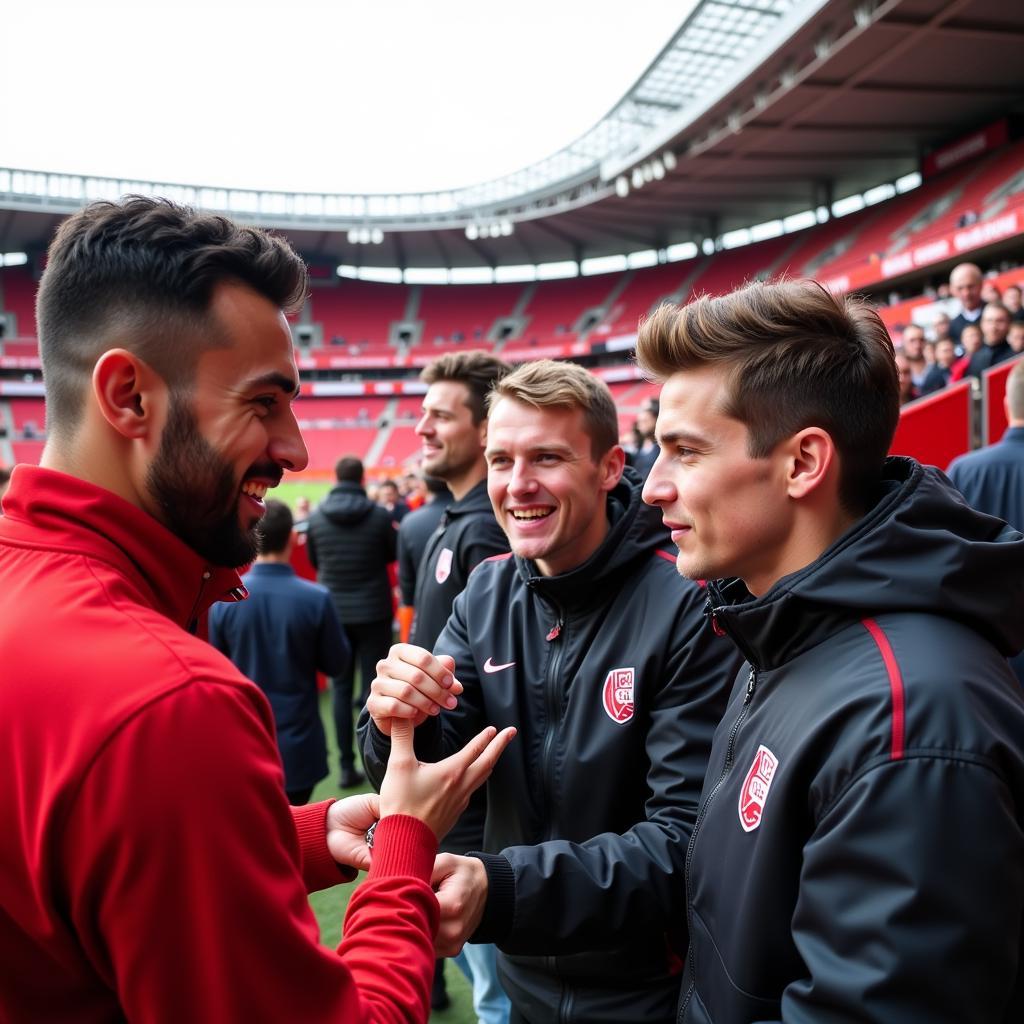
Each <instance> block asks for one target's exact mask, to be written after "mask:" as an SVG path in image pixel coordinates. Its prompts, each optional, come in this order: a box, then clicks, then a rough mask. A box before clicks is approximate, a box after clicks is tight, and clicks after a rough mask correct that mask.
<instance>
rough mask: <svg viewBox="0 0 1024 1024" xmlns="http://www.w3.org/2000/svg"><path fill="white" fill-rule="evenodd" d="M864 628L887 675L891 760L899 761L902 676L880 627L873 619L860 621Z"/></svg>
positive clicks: (902, 739)
mask: <svg viewBox="0 0 1024 1024" xmlns="http://www.w3.org/2000/svg"><path fill="white" fill-rule="evenodd" d="M861 621H862V623H863V626H864V628H865V629H866V630H867V631H868V632H869V633H870V634H871V639H872V640H874V641H875V643H876V644H877V645H878V650H879V653H880V654H881V655H882V661H883V662H885V671H886V672H887V673H888V674H889V691H890V692H891V693H892V759H893V760H894V761H899V760H900V759H901V758H902V757H903V751H904V744H905V739H906V737H905V730H906V725H905V708H904V694H903V676H902V674H901V673H900V666H899V664H898V663H897V661H896V655H895V654H893V651H892V645H891V644H890V643H889V638H888V637H887V636H886V635H885V633H884V631H883V630H882V627H881V626H879V624H878V623H877V622H875V620H874V619H862V620H861Z"/></svg>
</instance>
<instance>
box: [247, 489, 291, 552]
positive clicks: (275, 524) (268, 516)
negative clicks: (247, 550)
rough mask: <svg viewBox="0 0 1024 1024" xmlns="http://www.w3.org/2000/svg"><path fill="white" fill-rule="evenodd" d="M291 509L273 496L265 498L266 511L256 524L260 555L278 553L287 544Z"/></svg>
mask: <svg viewBox="0 0 1024 1024" xmlns="http://www.w3.org/2000/svg"><path fill="white" fill-rule="evenodd" d="M294 525H295V522H294V520H293V519H292V510H291V509H290V508H289V507H288V506H287V505H286V504H285V503H284V502H283V501H277V500H275V499H274V498H268V499H267V511H266V512H265V513H264V514H263V518H262V519H261V520H260V521H259V523H257V524H256V538H257V544H258V545H259V553H260V554H261V555H279V554H280V553H281V552H282V551H284V549H285V548H286V547H287V546H288V538H289V537H291V535H292V527H293V526H294Z"/></svg>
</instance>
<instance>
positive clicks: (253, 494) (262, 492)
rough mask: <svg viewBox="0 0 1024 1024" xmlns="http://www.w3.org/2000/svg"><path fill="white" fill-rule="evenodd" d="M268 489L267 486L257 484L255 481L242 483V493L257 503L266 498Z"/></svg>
mask: <svg viewBox="0 0 1024 1024" xmlns="http://www.w3.org/2000/svg"><path fill="white" fill-rule="evenodd" d="M269 490H270V488H269V486H268V485H267V484H261V483H257V482H256V481H255V480H245V481H244V482H243V483H242V493H243V494H245V495H247V496H248V497H250V498H255V499H256V500H257V501H262V500H263V499H264V498H265V497H266V496H267V491H269Z"/></svg>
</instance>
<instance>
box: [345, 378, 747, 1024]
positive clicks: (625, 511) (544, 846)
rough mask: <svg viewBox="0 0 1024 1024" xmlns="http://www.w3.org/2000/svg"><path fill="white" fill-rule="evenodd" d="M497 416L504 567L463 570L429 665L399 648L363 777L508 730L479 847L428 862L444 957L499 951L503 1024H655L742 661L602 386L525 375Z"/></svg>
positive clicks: (371, 708)
mask: <svg viewBox="0 0 1024 1024" xmlns="http://www.w3.org/2000/svg"><path fill="white" fill-rule="evenodd" d="M489 409H490V415H489V420H488V430H487V465H488V472H487V488H488V492H489V494H490V499H491V503H492V505H493V508H494V514H495V516H496V517H497V519H498V521H499V522H500V523H501V525H502V527H503V528H504V530H505V532H506V534H507V535H508V540H509V543H510V545H511V547H512V552H513V554H512V555H511V556H505V557H500V558H495V559H490V560H488V561H487V562H485V563H484V564H483V565H481V566H480V567H479V568H478V569H477V570H476V571H475V572H474V573H473V575H472V576H471V577H470V580H469V583H468V585H467V587H466V589H465V591H464V592H463V593H462V594H461V595H460V596H459V597H458V598H457V599H456V601H455V606H454V609H453V611H452V616H451V618H450V619H449V621H448V624H447V626H446V627H445V629H444V632H443V633H442V634H441V636H440V637H439V638H438V640H437V643H436V644H435V645H434V652H435V653H434V654H431V653H430V652H429V651H426V650H422V649H421V648H417V647H414V646H411V645H397V646H395V647H394V648H392V650H391V654H390V655H389V657H388V659H387V661H386V662H384V663H382V665H381V666H380V669H379V671H378V675H377V678H376V679H375V680H374V681H373V685H372V687H371V693H370V698H369V700H368V701H367V711H368V713H369V714H370V716H371V717H372V724H371V725H370V727H369V729H368V730H367V733H366V737H365V743H364V761H365V763H366V766H367V771H368V772H369V773H370V775H371V777H374V776H375V775H379V773H380V772H381V771H382V770H383V766H384V764H385V763H386V762H387V757H388V733H389V731H390V730H391V729H392V728H393V725H394V723H395V722H396V721H399V720H402V721H412V722H414V723H415V724H416V726H417V729H416V744H417V749H418V750H419V751H420V752H421V754H422V756H424V757H432V758H433V757H440V756H442V754H443V753H444V752H445V751H446V750H448V749H454V748H455V747H456V746H458V745H459V743H460V742H461V739H460V737H462V736H464V735H469V734H470V733H472V732H474V731H475V730H476V729H477V727H478V726H477V723H480V722H492V723H494V724H501V725H505V724H509V725H511V724H512V723H515V724H516V726H517V728H518V729H519V731H520V741H519V743H518V745H517V752H518V754H519V755H521V756H519V757H518V759H517V760H515V762H514V763H510V762H509V761H508V760H503V763H502V766H501V768H500V769H499V773H498V774H496V775H495V776H494V778H493V784H492V785H490V786H489V787H488V789H487V819H486V823H485V828H484V833H483V835H482V836H480V837H478V842H479V843H480V845H478V846H476V847H475V848H474V849H476V850H478V851H485V852H480V853H473V854H472V855H471V856H468V857H453V856H450V855H448V854H442V856H441V857H440V858H439V860H438V867H437V870H436V872H435V883H436V884H437V885H438V887H439V888H438V898H439V900H440V901H441V906H442V918H443V921H442V925H441V931H440V933H439V942H440V944H441V947H442V950H443V951H450V950H451V949H454V948H458V946H460V945H461V944H462V942H463V941H465V939H466V938H467V937H469V936H473V937H474V939H476V940H486V941H493V942H495V943H496V944H497V946H498V948H499V949H500V950H501V954H502V955H501V956H500V957H499V968H500V972H501V977H502V982H503V984H504V986H505V989H506V991H507V992H508V994H509V996H510V998H511V1000H512V1007H513V1012H512V1018H511V1019H512V1020H513V1021H515V1022H530V1024H547V1022H548V1021H552V1020H559V1021H563V1022H567V1024H573V1022H586V1024H598V1022H605V1024H621V1022H623V1021H636V1022H658V1024H661V1022H665V1024H667V1022H669V1021H671V1020H673V1018H674V1014H675V1006H676V1002H677V995H678V989H679V978H678V971H679V968H680V965H681V961H680V958H681V957H682V955H683V954H684V953H685V950H686V928H685V922H684V919H683V913H684V906H685V900H684V895H683V894H684V886H683V865H684V860H685V855H686V843H687V840H688V838H689V835H690V832H691V830H692V828H693V824H694V821H695V817H696V802H697V794H698V792H699V790H700V785H701V780H702V779H703V775H704V768H705V761H706V758H707V753H708V749H709V745H710V742H711V735H712V733H713V731H714V728H715V726H716V725H717V723H718V720H719V717H720V715H721V710H722V706H723V700H724V695H725V691H726V689H727V687H728V684H729V681H730V680H731V678H732V676H733V674H734V673H735V669H736V666H737V665H738V662H739V658H738V656H737V655H736V654H735V652H734V651H732V650H731V649H730V646H729V645H728V643H727V642H726V641H725V640H724V638H721V637H716V636H715V635H714V633H713V632H712V630H711V628H710V625H709V623H708V622H707V621H706V620H705V618H704V615H703V605H704V596H703V591H702V588H701V587H699V586H698V585H697V584H694V583H688V582H684V581H681V580H680V579H679V577H678V576H677V575H676V574H675V572H674V569H673V566H672V561H673V559H672V556H671V554H670V553H669V552H668V551H667V550H664V547H665V544H666V538H665V534H664V531H663V530H662V529H661V527H660V524H658V523H657V522H655V521H654V520H653V518H652V517H651V516H649V515H647V514H645V513H646V512H647V511H648V510H646V509H645V508H644V507H643V505H642V503H641V501H640V478H639V475H638V474H637V473H636V472H635V471H634V470H632V469H631V468H628V467H625V465H624V453H623V450H622V448H621V447H620V446H619V444H618V415H617V412H616V409H615V404H614V401H613V400H612V397H611V393H610V392H609V390H608V388H607V386H606V385H605V384H604V383H603V382H602V381H600V380H598V379H597V378H596V377H594V376H593V375H592V374H590V373H588V372H587V371H586V370H585V369H583V367H581V366H576V365H573V364H569V363H555V362H552V361H550V360H541V361H538V362H535V363H527V364H525V365H523V366H521V367H519V368H518V369H517V370H515V371H513V372H512V373H511V374H509V375H508V376H507V377H503V378H502V379H501V380H500V381H499V382H498V383H497V384H496V385H495V387H494V390H493V392H492V394H491V398H490V404H489ZM455 679H457V680H458V682H455ZM509 753H513V752H512V751H510V752H509ZM508 756H509V755H508V754H506V758H508ZM502 769H504V770H502Z"/></svg>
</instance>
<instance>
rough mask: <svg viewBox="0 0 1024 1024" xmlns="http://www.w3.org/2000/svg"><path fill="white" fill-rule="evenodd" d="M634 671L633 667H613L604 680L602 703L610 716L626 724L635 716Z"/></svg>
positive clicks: (616, 721) (621, 723)
mask: <svg viewBox="0 0 1024 1024" xmlns="http://www.w3.org/2000/svg"><path fill="white" fill-rule="evenodd" d="M633 691H634V672H633V669H631V668H613V669H612V670H611V672H609V673H608V675H607V677H606V678H605V681H604V694H603V700H602V703H603V704H604V710H605V712H606V713H607V715H608V717H609V718H610V719H611V720H612V721H613V722H615V723H617V724H618V725H625V723H626V722H628V721H629V720H630V719H631V718H632V717H633Z"/></svg>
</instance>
